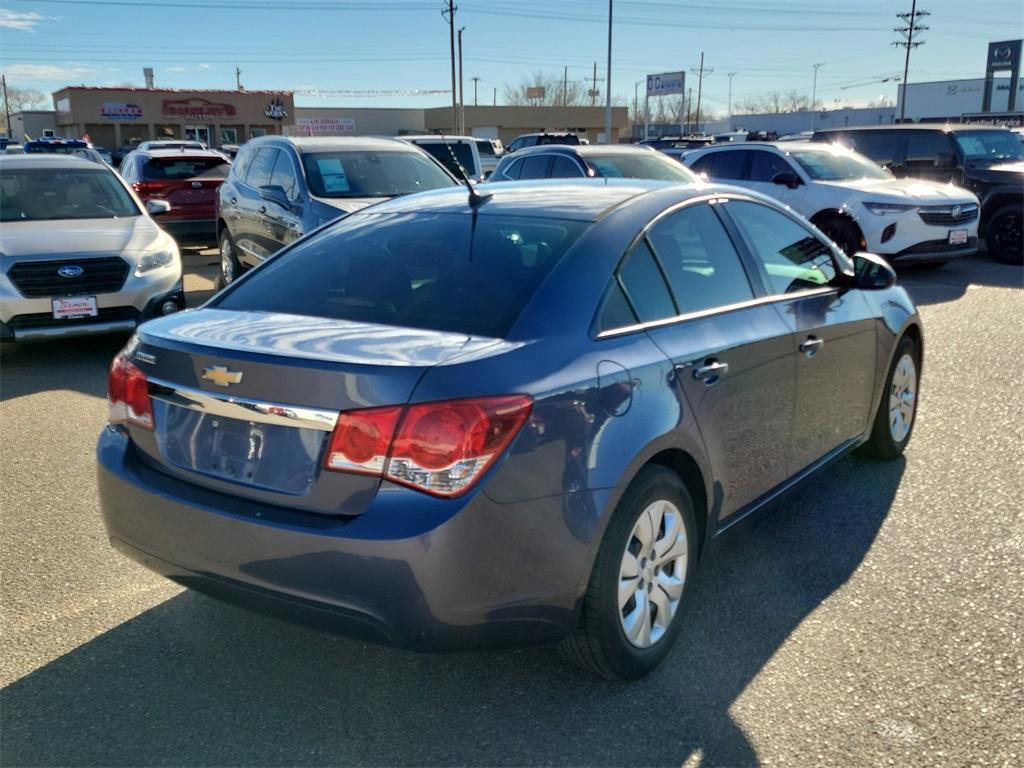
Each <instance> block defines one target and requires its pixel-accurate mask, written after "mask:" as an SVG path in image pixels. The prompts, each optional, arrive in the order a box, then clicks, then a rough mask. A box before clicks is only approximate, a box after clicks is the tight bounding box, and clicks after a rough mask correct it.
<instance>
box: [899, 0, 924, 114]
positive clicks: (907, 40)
mask: <svg viewBox="0 0 1024 768" xmlns="http://www.w3.org/2000/svg"><path fill="white" fill-rule="evenodd" d="M924 16H931V14H930V13H929V12H928V11H919V10H917V0H911V3H910V13H897V14H896V18H898V19H900V20H901V21H902V22H903V23H904V24H906V26H905V27H894V28H893V31H894V32H899V33H900V34H901V35H903V38H904V39H903V40H902V41H897V42H895V43H893V45H894V46H895V47H897V48H906V49H907V56H906V58H905V59H904V60H903V86H902V87H903V98H902V99H900V122H901V123H902V122H904V121H905V120H906V117H907V74H908V73H909V72H910V49H911V48H917V46H919V45H924V41H923V40H915V39H914V36H915V35H919V34H921V33H922V32H924V31H925V30H926V29H928V27H926V26H924V25H923V24H918V23H917V21H918V19H920V18H922V17H924Z"/></svg>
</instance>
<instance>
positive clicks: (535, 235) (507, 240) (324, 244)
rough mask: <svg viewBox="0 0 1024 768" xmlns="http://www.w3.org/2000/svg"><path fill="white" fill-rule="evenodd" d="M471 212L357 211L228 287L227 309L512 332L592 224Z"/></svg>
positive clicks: (496, 333)
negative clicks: (546, 280)
mask: <svg viewBox="0 0 1024 768" xmlns="http://www.w3.org/2000/svg"><path fill="white" fill-rule="evenodd" d="M473 221H474V217H472V216H471V215H469V214H468V213H467V214H462V213H435V214H425V213H402V214H395V213H392V214H373V213H355V214H352V215H350V216H347V217H345V218H344V219H343V220H341V221H339V222H338V223H337V224H335V225H334V226H331V227H330V228H328V229H327V230H324V231H323V232H321V233H320V234H318V235H316V236H314V237H311V238H309V239H307V240H304V241H303V242H302V243H300V244H299V245H297V246H295V247H294V248H292V249H291V250H288V251H285V252H283V253H282V254H281V256H279V257H276V258H273V259H271V260H269V261H268V262H266V263H265V265H264V266H262V267H260V269H259V270H258V271H257V272H254V273H253V274H252V276H251V277H250V278H248V279H246V280H245V281H244V282H242V283H239V284H238V285H237V287H236V288H235V289H234V290H232V291H230V292H228V293H227V294H226V295H225V296H224V297H223V298H222V299H220V301H219V302H218V303H217V306H219V307H221V308H223V309H233V310H249V311H257V312H284V313H288V314H292V315H307V316H313V317H329V318H335V319H339V320H351V321H355V322H365V323H379V324H383V325H393V326H400V327H406V328H426V329H430V330H437V331H451V332H456V333H466V334H474V335H480V336H491V337H503V336H505V335H506V334H507V333H508V331H509V329H510V328H511V327H512V324H513V323H514V322H515V321H516V319H517V318H518V317H519V315H520V313H521V312H522V310H523V307H524V306H526V303H527V302H528V301H529V300H530V298H531V297H532V296H533V294H534V292H535V291H536V290H537V287H538V286H539V285H540V283H541V281H542V280H543V279H544V278H545V277H546V276H547V274H548V273H549V272H550V271H551V269H552V267H554V265H555V264H556V263H557V262H558V261H559V260H560V259H561V258H562V256H563V254H565V252H566V251H567V250H568V249H569V247H570V246H571V245H572V244H573V243H574V242H575V241H576V239H577V238H578V237H579V236H580V234H581V233H582V232H583V230H584V229H586V227H587V226H588V225H587V224H586V223H585V222H579V221H567V220H560V219H535V218H529V217H515V216H499V215H486V214H481V215H479V216H477V217H476V224H475V226H474V224H473Z"/></svg>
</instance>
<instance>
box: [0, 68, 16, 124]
mask: <svg viewBox="0 0 1024 768" xmlns="http://www.w3.org/2000/svg"><path fill="white" fill-rule="evenodd" d="M0 83H2V84H3V89H4V114H5V115H7V138H8V139H11V140H13V139H14V132H13V131H12V130H11V105H10V102H8V101H7V75H3V74H0Z"/></svg>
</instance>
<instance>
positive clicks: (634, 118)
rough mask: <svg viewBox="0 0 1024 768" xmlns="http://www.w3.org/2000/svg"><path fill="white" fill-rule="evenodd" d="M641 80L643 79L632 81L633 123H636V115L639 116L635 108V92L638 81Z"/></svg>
mask: <svg viewBox="0 0 1024 768" xmlns="http://www.w3.org/2000/svg"><path fill="white" fill-rule="evenodd" d="M641 82H643V81H642V80H637V81H636V82H635V83H633V123H634V124H636V120H637V117H639V114H638V113H637V111H636V109H637V101H636V99H637V93H638V92H639V90H640V83H641Z"/></svg>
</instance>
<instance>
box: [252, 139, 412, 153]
mask: <svg viewBox="0 0 1024 768" xmlns="http://www.w3.org/2000/svg"><path fill="white" fill-rule="evenodd" d="M282 142H284V143H288V144H291V145H292V146H294V147H295V149H296V150H297V151H299V152H330V151H332V150H333V151H337V150H339V149H340V150H349V151H351V152H374V151H377V152H383V151H387V150H392V151H396V150H397V151H399V152H403V151H409V152H412V151H418V150H414V148H413V147H412V146H410V145H409V144H408V143H407V142H404V141H401V140H400V139H392V138H387V137H383V136H260V137H259V138H256V139H251V140H250V141H249V142H247V143H252V144H279V143H282Z"/></svg>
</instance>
